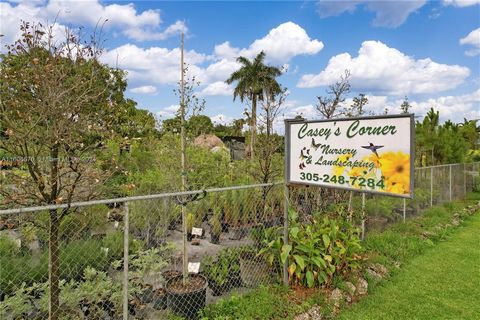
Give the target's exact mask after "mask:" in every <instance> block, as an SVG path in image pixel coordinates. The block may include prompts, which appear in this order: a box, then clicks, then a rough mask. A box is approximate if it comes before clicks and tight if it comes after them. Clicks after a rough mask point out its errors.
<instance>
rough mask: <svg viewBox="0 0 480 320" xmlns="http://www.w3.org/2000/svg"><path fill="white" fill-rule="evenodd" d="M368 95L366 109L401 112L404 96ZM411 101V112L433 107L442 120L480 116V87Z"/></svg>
mask: <svg viewBox="0 0 480 320" xmlns="http://www.w3.org/2000/svg"><path fill="white" fill-rule="evenodd" d="M366 97H367V99H368V104H367V105H366V107H365V110H366V111H372V112H373V113H375V114H382V113H383V111H384V110H385V108H387V109H388V110H389V113H390V114H397V113H400V112H401V110H400V106H401V104H402V102H403V98H402V99H400V98H395V97H393V98H392V97H388V96H374V95H367V96H366ZM409 103H410V105H411V106H412V108H411V109H410V112H412V113H415V114H416V115H417V116H420V117H423V116H425V114H426V113H427V112H428V110H430V108H432V107H433V108H434V109H435V110H438V111H439V112H440V118H441V119H442V121H444V120H447V119H451V120H452V121H454V122H458V121H462V120H463V118H464V117H465V118H467V119H476V118H480V89H478V90H476V91H474V92H471V93H468V94H464V95H458V96H441V97H437V98H431V99H427V100H421V101H415V100H409ZM351 104H352V99H351V98H349V99H347V100H345V105H351Z"/></svg>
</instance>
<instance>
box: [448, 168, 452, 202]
mask: <svg viewBox="0 0 480 320" xmlns="http://www.w3.org/2000/svg"><path fill="white" fill-rule="evenodd" d="M448 167H449V175H448V176H449V178H448V180H449V184H448V185H449V188H450V202H452V165H449V166H448Z"/></svg>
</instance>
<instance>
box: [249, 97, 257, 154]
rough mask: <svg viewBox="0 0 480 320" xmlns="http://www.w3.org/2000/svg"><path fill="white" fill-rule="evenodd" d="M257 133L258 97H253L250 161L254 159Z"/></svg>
mask: <svg viewBox="0 0 480 320" xmlns="http://www.w3.org/2000/svg"><path fill="white" fill-rule="evenodd" d="M256 132H257V96H256V95H255V94H253V95H252V118H251V119H250V159H251V160H253V159H254V149H255V140H256V139H255V135H256Z"/></svg>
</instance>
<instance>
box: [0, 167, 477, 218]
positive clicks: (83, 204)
mask: <svg viewBox="0 0 480 320" xmlns="http://www.w3.org/2000/svg"><path fill="white" fill-rule="evenodd" d="M464 164H475V165H477V164H480V162H471V163H452V164H442V165H437V166H430V167H418V168H415V170H424V169H433V168H440V167H449V166H454V165H464ZM283 183H284V181H278V182H273V183H260V184H250V185H242V186H232V187H223V188H211V189H206V190H192V191H185V192H170V193H158V194H151V195H143V196H132V197H121V198H113V199H101V200H90V201H79V202H72V203H70V204H55V205H53V204H52V205H45V206H35V207H26V208H16V209H4V210H0V215H8V214H17V213H27V212H35V211H43V210H55V209H65V208H78V207H87V206H92V205H97V204H111V203H124V202H132V201H141V200H154V199H161V198H168V197H180V196H188V195H195V194H201V193H204V192H206V193H213V192H222V191H232V190H241V189H250V188H261V187H271V186H275V185H280V184H283Z"/></svg>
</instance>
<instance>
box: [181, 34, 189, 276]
mask: <svg viewBox="0 0 480 320" xmlns="http://www.w3.org/2000/svg"><path fill="white" fill-rule="evenodd" d="M183 46H184V45H183V33H182V45H181V53H180V121H181V122H180V125H181V128H180V135H181V148H182V160H181V161H182V192H185V191H186V189H187V170H186V168H185V158H186V149H185V79H184V73H185V68H184V62H183ZM182 229H183V282H184V283H185V282H186V280H187V276H188V251H187V249H188V248H187V208H186V206H185V203H183V204H182Z"/></svg>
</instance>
